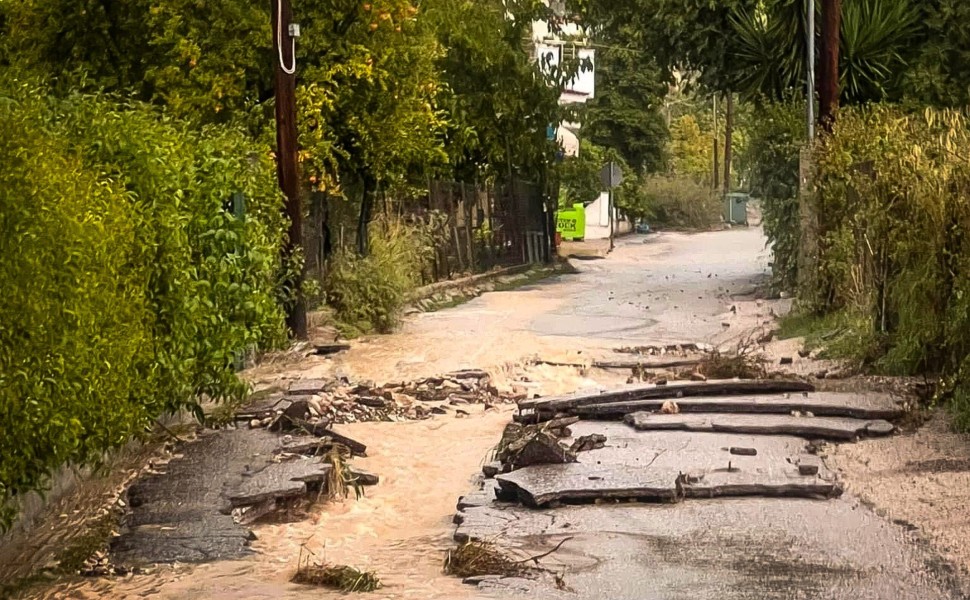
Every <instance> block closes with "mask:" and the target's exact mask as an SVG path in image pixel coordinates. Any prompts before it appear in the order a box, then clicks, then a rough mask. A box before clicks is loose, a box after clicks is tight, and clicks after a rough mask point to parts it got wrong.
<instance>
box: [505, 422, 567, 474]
mask: <svg viewBox="0 0 970 600" xmlns="http://www.w3.org/2000/svg"><path fill="white" fill-rule="evenodd" d="M500 454H501V456H500V460H501V462H502V465H503V466H504V468H505V469H507V470H512V469H519V468H522V467H528V466H531V465H545V464H561V463H571V462H576V454H575V453H574V452H573V451H572V450H570V449H569V448H567V447H566V446H564V445H563V444H562V443H561V442H560V441H559V440H558V439H557V438H556V437H555V436H553V435H550V434H548V433H546V432H544V431H537V430H535V429H534V428H528V431H527V432H524V434H523V435H522V437H520V438H519V439H517V440H515V441H513V442H511V443H510V444H509V445H508V446H507V447H505V448H504V449H503V451H502V452H501V453H500Z"/></svg>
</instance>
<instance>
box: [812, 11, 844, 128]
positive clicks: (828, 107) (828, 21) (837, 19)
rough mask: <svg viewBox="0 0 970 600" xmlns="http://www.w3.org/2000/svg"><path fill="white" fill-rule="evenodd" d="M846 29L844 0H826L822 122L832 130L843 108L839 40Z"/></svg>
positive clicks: (820, 94) (821, 65) (820, 82)
mask: <svg viewBox="0 0 970 600" xmlns="http://www.w3.org/2000/svg"><path fill="white" fill-rule="evenodd" d="M841 29H842V0H823V2H822V32H821V48H820V52H819V54H820V61H819V73H818V75H819V78H818V105H819V111H818V124H819V127H821V128H822V130H823V131H825V132H827V133H831V132H832V126H833V125H834V124H835V116H836V113H837V112H838V110H839V41H840V32H841Z"/></svg>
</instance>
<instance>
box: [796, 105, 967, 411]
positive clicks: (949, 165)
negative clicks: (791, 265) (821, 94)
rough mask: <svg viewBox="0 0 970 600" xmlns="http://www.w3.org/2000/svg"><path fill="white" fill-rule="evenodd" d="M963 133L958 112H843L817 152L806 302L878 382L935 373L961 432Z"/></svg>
mask: <svg viewBox="0 0 970 600" xmlns="http://www.w3.org/2000/svg"><path fill="white" fill-rule="evenodd" d="M968 148H970V126H968V123H967V118H966V116H965V115H964V114H962V113H958V112H935V111H927V112H925V113H920V114H909V113H905V112H903V111H901V110H900V109H896V108H891V107H883V106H875V107H871V108H868V109H843V110H842V112H841V113H840V115H839V121H838V123H837V125H836V129H835V132H834V135H833V136H832V137H830V138H828V139H827V140H826V141H825V142H824V143H823V144H822V145H821V146H820V148H819V150H818V155H817V158H818V167H819V172H820V176H819V179H818V194H817V197H818V203H819V204H818V214H819V229H820V240H819V243H820V257H819V264H818V279H817V285H815V286H814V287H813V289H811V290H802V296H803V298H804V299H805V300H807V301H809V304H810V305H814V306H817V307H824V308H825V309H826V310H828V311H838V312H840V313H841V314H842V315H843V316H844V317H845V318H844V319H843V322H845V323H852V324H854V326H853V327H854V329H855V330H854V331H851V332H846V335H850V336H851V337H852V338H854V339H855V340H856V345H857V349H858V354H859V356H860V357H862V358H865V359H868V361H869V362H871V363H872V366H874V367H875V368H877V369H879V370H882V371H884V372H888V373H897V374H917V373H926V372H930V373H943V374H944V375H947V381H946V383H947V386H946V391H947V392H951V393H952V396H953V399H954V406H955V408H956V413H957V416H958V420H959V423H960V425H961V426H963V427H964V428H967V429H970V379H968V378H967V377H968V376H970V234H968V232H970V151H968Z"/></svg>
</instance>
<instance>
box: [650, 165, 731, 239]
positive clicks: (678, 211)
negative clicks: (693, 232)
mask: <svg viewBox="0 0 970 600" xmlns="http://www.w3.org/2000/svg"><path fill="white" fill-rule="evenodd" d="M636 193H637V196H638V197H639V198H640V202H641V203H643V205H644V207H645V210H644V211H643V213H644V214H643V215H642V216H644V217H647V218H650V219H652V220H653V222H654V223H656V224H657V225H661V226H667V227H677V228H688V229H706V228H708V227H710V226H711V225H714V224H715V223H719V222H720V220H721V212H722V211H721V200H720V198H719V196H718V194H717V193H715V192H714V191H713V190H711V188H710V186H708V185H705V184H702V183H698V182H696V181H694V180H693V179H688V178H683V177H664V176H648V177H645V178H643V180H642V181H640V182H639V185H638V186H637V189H636ZM635 216H640V215H635Z"/></svg>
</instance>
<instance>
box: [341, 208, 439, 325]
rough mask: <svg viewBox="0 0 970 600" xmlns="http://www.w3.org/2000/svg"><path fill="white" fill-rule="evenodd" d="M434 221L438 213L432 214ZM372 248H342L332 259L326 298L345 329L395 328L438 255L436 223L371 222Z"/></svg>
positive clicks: (381, 220) (394, 220) (386, 220)
mask: <svg viewBox="0 0 970 600" xmlns="http://www.w3.org/2000/svg"><path fill="white" fill-rule="evenodd" d="M432 221H434V219H432ZM370 229H371V233H370V252H369V253H368V254H367V256H360V255H358V254H356V253H355V252H353V251H352V250H349V249H343V250H340V251H339V252H338V253H337V255H336V256H334V257H333V258H332V259H331V260H330V262H329V264H328V265H327V276H326V279H325V281H324V282H323V288H324V291H325V302H326V304H327V306H328V307H329V308H330V309H332V310H333V313H334V319H335V322H336V324H337V327H338V329H339V330H340V332H341V334H343V335H344V336H345V337H349V338H353V337H357V336H359V335H362V334H368V333H375V332H376V333H390V332H391V330H393V329H394V326H395V325H396V324H397V322H398V318H399V316H400V313H401V309H402V308H404V305H405V303H406V301H407V300H408V293H409V292H411V291H412V290H414V289H415V288H417V287H418V286H419V285H420V284H421V274H422V271H423V270H424V269H425V267H426V266H427V265H428V262H429V261H430V260H432V258H433V255H434V250H433V249H434V243H433V235H434V231H433V227H432V226H431V225H429V224H420V223H418V224H412V225H405V224H404V223H403V222H401V221H400V220H398V219H396V218H394V217H391V218H389V219H385V218H381V219H378V220H377V221H374V222H373V223H371V224H370Z"/></svg>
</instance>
